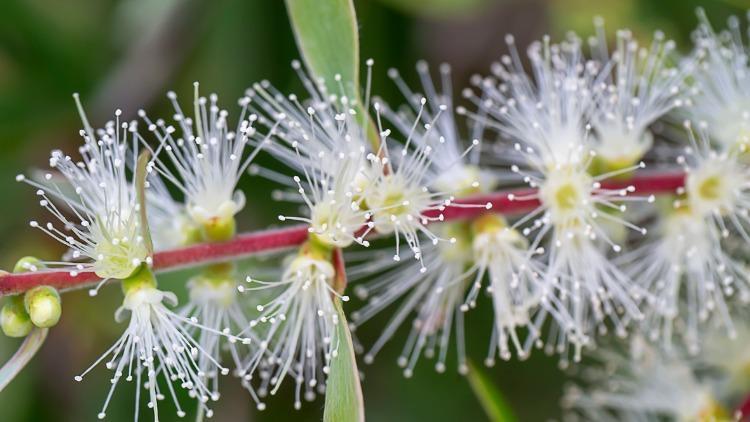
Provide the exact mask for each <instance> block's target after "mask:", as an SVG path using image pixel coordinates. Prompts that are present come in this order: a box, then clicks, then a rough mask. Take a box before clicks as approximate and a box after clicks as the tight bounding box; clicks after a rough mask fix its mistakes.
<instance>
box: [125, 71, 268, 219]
mask: <svg viewBox="0 0 750 422" xmlns="http://www.w3.org/2000/svg"><path fill="white" fill-rule="evenodd" d="M167 97H168V98H169V99H170V101H171V102H172V105H173V106H174V109H175V115H174V119H175V121H176V122H177V124H178V125H179V127H180V131H181V135H175V132H176V129H175V128H174V126H171V125H168V124H167V123H165V122H164V121H163V120H161V119H158V120H156V121H151V120H150V119H149V118H148V117H147V116H146V113H145V112H144V111H143V110H141V111H139V113H138V114H139V115H140V116H141V118H143V119H144V120H145V121H146V123H147V125H148V130H149V131H150V132H152V133H153V134H154V135H155V136H156V137H157V139H158V141H159V146H158V147H157V148H156V150H155V153H154V158H153V160H154V163H155V165H154V166H152V167H151V168H155V169H156V170H157V171H158V172H159V173H160V174H161V176H162V177H164V179H166V180H168V181H169V182H171V183H173V184H174V185H175V186H177V187H178V188H179V190H180V191H181V192H182V193H183V194H184V195H185V206H186V208H187V212H188V214H189V215H190V217H191V218H192V219H193V220H194V221H195V222H196V223H199V224H201V225H209V224H216V223H217V222H221V221H225V220H228V219H230V218H232V217H233V216H234V215H235V214H236V213H237V212H239V211H240V210H241V209H242V208H243V207H244V205H245V196H244V195H243V194H242V192H241V191H238V190H235V189H236V187H237V182H238V180H239V178H240V176H241V175H242V174H243V173H244V172H245V170H246V169H247V168H248V166H249V165H250V163H251V162H252V160H253V158H255V156H256V155H257V154H258V152H259V151H260V149H261V147H262V146H263V144H264V142H261V143H259V144H258V145H257V146H256V147H254V148H253V149H252V150H251V152H250V153H249V154H246V149H247V147H248V143H249V139H250V137H251V136H253V135H254V133H255V129H254V128H253V122H254V121H255V120H256V119H257V117H256V116H255V115H253V114H249V115H248V113H247V108H248V104H249V102H250V99H249V98H243V99H241V100H240V101H239V103H240V106H241V107H242V110H241V112H240V117H239V119H238V122H239V123H238V124H237V128H236V129H235V130H231V129H230V127H229V123H228V121H227V118H228V114H229V113H228V112H227V111H226V110H222V109H220V108H219V106H218V105H217V101H218V97H217V96H216V95H215V94H212V95H211V96H210V97H209V99H206V98H205V97H200V96H199V95H198V83H197V82H196V83H195V99H194V102H193V105H194V108H195V117H193V118H191V117H187V116H186V115H185V114H184V113H183V111H182V109H181V108H180V105H179V103H178V102H177V96H176V95H175V93H173V92H170V93H168V94H167ZM162 151H163V154H165V155H167V157H168V159H169V161H171V165H168V164H167V162H166V161H165V160H164V159H163V158H162V157H161V156H160V154H162Z"/></svg>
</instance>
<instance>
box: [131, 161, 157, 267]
mask: <svg viewBox="0 0 750 422" xmlns="http://www.w3.org/2000/svg"><path fill="white" fill-rule="evenodd" d="M150 159H151V154H150V153H149V152H148V151H143V152H142V153H141V155H140V156H138V162H137V164H136V168H135V189H136V191H135V194H136V200H137V201H138V208H139V209H138V218H139V220H140V224H141V236H143V243H144V244H145V245H146V249H147V250H148V253H149V255H153V254H154V243H153V242H152V241H151V230H149V227H148V215H147V206H146V175H147V173H148V169H147V168H148V164H149V160H150Z"/></svg>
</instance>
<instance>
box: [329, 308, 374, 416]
mask: <svg viewBox="0 0 750 422" xmlns="http://www.w3.org/2000/svg"><path fill="white" fill-rule="evenodd" d="M334 306H335V307H336V312H337V313H338V316H339V323H338V325H337V327H336V338H337V341H338V342H339V344H338V354H337V355H336V357H334V358H332V359H331V371H330V373H329V375H328V381H327V382H326V404H325V410H324V411H323V421H324V422H350V421H351V422H357V421H360V422H361V421H364V420H365V408H364V400H363V398H362V386H361V385H360V382H359V369H357V361H356V359H355V358H354V346H353V345H352V336H351V334H350V333H349V327H348V325H347V323H346V316H345V315H344V310H343V309H342V307H341V301H340V300H339V299H338V298H336V299H335V300H334Z"/></svg>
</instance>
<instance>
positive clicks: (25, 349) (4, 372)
mask: <svg viewBox="0 0 750 422" xmlns="http://www.w3.org/2000/svg"><path fill="white" fill-rule="evenodd" d="M48 331H49V329H48V328H34V329H33V330H32V331H31V333H29V335H28V336H26V338H25V339H24V340H23V343H21V347H19V348H18V350H17V351H16V353H14V354H13V357H11V358H10V360H8V361H7V362H6V363H5V365H3V367H2V368H0V391H3V389H5V387H6V386H7V385H8V384H9V383H10V382H11V381H13V378H15V377H16V375H18V373H19V372H21V370H22V369H23V368H24V367H26V365H27V364H28V363H29V361H30V360H31V358H33V357H34V355H35V354H36V352H37V351H38V350H39V348H40V347H42V344H44V340H45V339H46V338H47V332H48Z"/></svg>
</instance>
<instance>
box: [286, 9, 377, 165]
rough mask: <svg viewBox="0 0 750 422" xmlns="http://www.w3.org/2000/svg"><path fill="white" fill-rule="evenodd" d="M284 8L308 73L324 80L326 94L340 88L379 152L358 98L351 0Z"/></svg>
mask: <svg viewBox="0 0 750 422" xmlns="http://www.w3.org/2000/svg"><path fill="white" fill-rule="evenodd" d="M286 6H287V10H288V12H289V20H290V22H291V24H292V29H293V30H294V35H295V38H296V40H297V47H298V48H299V51H300V54H301V55H302V60H304V62H305V66H307V70H308V72H310V74H311V75H313V76H314V77H315V78H323V80H324V81H325V84H326V89H328V91H329V92H333V93H340V92H341V91H342V89H343V92H344V94H346V96H347V97H349V98H350V99H352V103H353V105H354V108H355V110H356V112H357V114H358V115H360V116H362V117H361V121H360V124H362V125H363V126H366V127H367V138H368V139H369V141H370V143H371V144H372V148H373V151H378V150H379V148H380V136H379V135H378V132H377V130H376V128H375V124H374V123H373V122H372V120H371V119H370V116H369V115H368V113H367V108H368V104H363V101H362V98H361V95H360V85H359V31H358V30H357V15H356V13H355V11H354V4H353V3H352V0H286ZM337 78H340V79H339V80H338V81H337V80H336V79H337Z"/></svg>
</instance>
